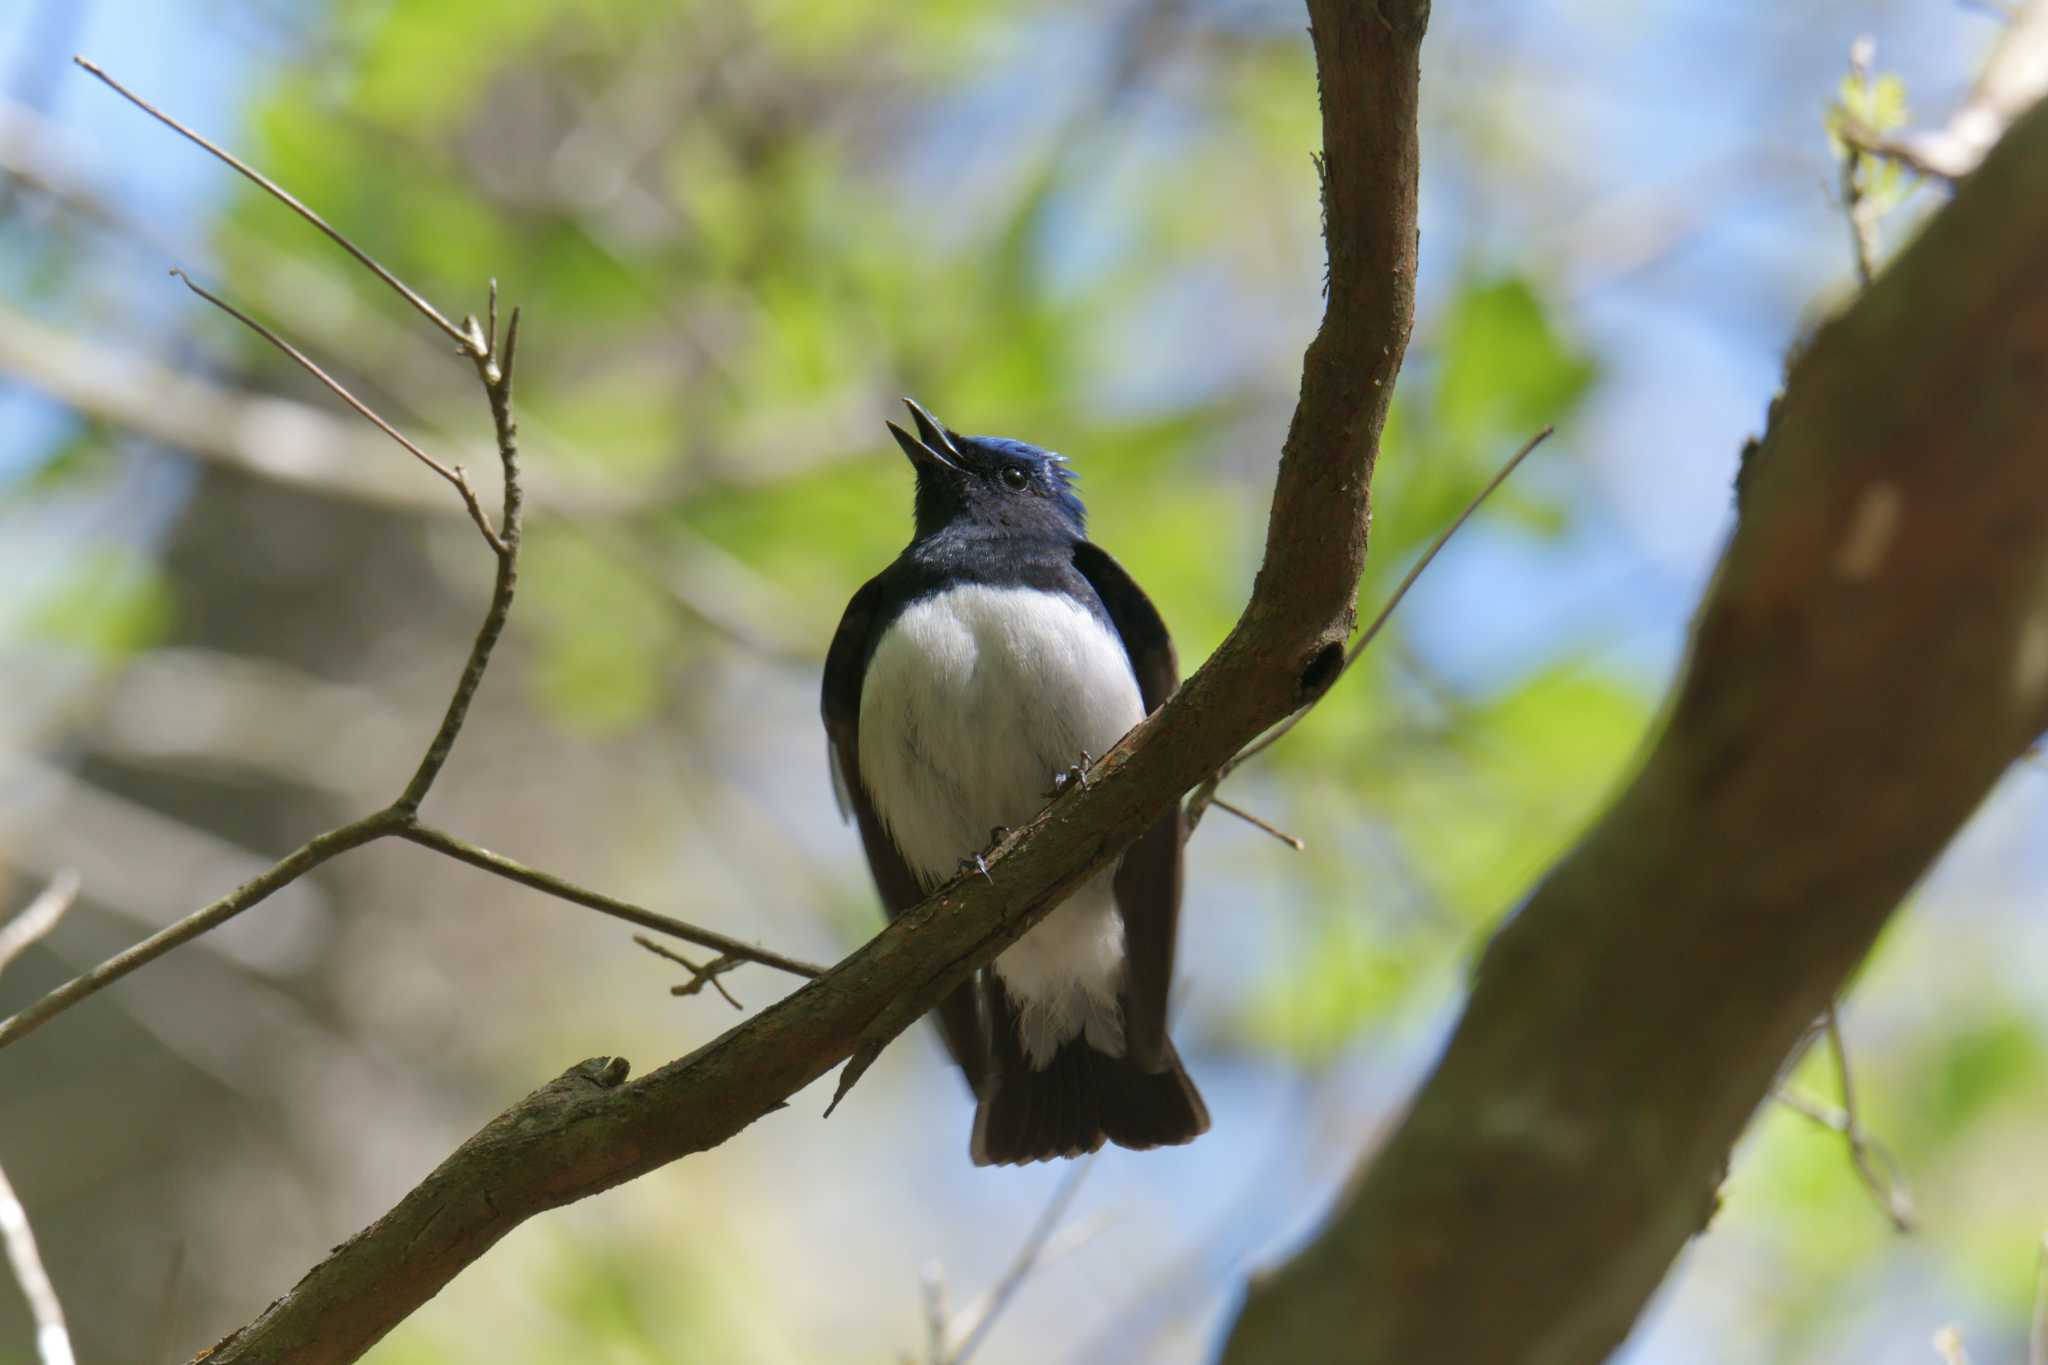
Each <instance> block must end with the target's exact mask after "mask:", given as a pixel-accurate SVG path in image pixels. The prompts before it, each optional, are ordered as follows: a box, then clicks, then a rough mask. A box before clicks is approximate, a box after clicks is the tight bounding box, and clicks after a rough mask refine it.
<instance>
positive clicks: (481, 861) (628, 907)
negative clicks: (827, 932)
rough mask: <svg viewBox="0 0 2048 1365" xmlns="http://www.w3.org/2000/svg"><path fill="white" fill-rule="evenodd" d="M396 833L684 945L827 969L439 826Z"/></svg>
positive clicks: (800, 972)
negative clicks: (678, 917) (584, 882)
mask: <svg viewBox="0 0 2048 1365" xmlns="http://www.w3.org/2000/svg"><path fill="white" fill-rule="evenodd" d="M395 832H396V833H397V834H398V835H399V837H401V838H404V839H410V840H411V841H412V842H413V843H416V844H418V845H420V846H421V847H422V848H431V849H434V850H435V851H437V852H440V853H445V854H447V855H448V856H449V857H451V858H454V859H455V860H457V861H458V862H465V863H468V864H469V865H470V866H471V867H477V868H482V869H483V870H484V871H486V872H490V873H493V874H495V875H497V876H500V877H503V878H505V880H507V881H513V882H518V883H519V884H520V885H521V886H530V887H532V888H533V889H534V890H536V891H544V892H546V893H547V894H548V895H550V896H553V897H555V898H556V899H557V900H565V901H569V902H572V903H573V904H576V905H580V906H583V907H584V908H586V909H589V910H595V911H597V912H598V913H599V914H604V915H610V916H612V917H613V918H614V919H622V920H625V921H626V922H627V923H629V924H637V925H639V926H640V927H641V928H643V929H653V930H656V931H658V932H660V933H664V934H667V935H668V936H669V937H671V938H676V939H681V940H682V941H683V942H685V943H694V944H696V945H697V946H698V947H699V948H709V949H710V950H711V951H712V952H714V953H718V954H721V955H723V956H726V957H736V958H739V959H740V960H741V961H743V962H758V963H759V964H761V965H762V966H763V967H773V968H775V969H776V970H777V971H783V972H788V973H789V974H790V975H792V976H802V977H820V976H823V975H824V974H825V969H824V968H823V967H820V966H818V965H817V964H816V963H812V962H803V961H799V960H798V959H796V958H793V957H785V956H783V955H782V954H781V953H776V952H771V951H769V950H768V949H766V948H757V947H755V946H753V945H752V944H750V943H742V942H741V941H740V940H738V939H736V938H728V937H726V936H725V935H724V934H720V933H716V932H714V931H712V930H710V929H700V928H698V927H697V926H696V925H694V924H685V923H683V922H682V921H681V920H675V919H670V918H669V917H668V916H666V915H657V914H655V913H654V912H653V911H651V910H645V909H642V908H641V907H640V906H637V905H633V904H630V903H629V902H626V901H622V900H619V899H618V898H616V897H614V896H607V895H605V894H603V893H602V892H599V891H592V890H590V889H588V888H587V887H581V886H578V885H576V884H575V883H574V882H569V881H564V880H563V879H562V878H560V877H556V876H553V875H551V874H549V873H546V872H540V871H537V870H535V869H534V868H530V867H528V866H526V865H525V864H524V863H520V862H515V861H513V860H512V859H510V858H507V857H505V856H504V855H502V854H498V853H493V852H491V851H490V850H489V849H485V848H478V847H477V846H476V845H475V844H472V843H469V842H467V841H466V840H462V839H458V838H456V837H455V836H454V835H452V834H449V833H447V832H446V831H444V830H438V829H434V828H433V827H431V826H428V825H407V826H406V827H405V828H403V829H401V830H398V831H395Z"/></svg>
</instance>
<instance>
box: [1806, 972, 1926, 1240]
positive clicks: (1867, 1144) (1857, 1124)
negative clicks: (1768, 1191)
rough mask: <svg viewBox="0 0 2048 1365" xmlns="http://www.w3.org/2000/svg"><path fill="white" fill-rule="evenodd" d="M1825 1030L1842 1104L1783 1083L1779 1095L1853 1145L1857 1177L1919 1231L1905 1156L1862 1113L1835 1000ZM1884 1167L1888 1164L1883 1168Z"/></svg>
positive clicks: (1893, 1216)
mask: <svg viewBox="0 0 2048 1365" xmlns="http://www.w3.org/2000/svg"><path fill="white" fill-rule="evenodd" d="M1820 1031H1821V1032H1822V1033H1823V1034H1825V1035H1826V1037H1827V1041H1828V1053H1829V1055H1830V1057H1831V1058H1832V1059H1833V1062H1834V1069H1835V1085H1836V1087H1837V1088H1838V1089H1839V1091H1840V1092H1841V1096H1842V1103H1841V1106H1840V1107H1839V1108H1837V1107H1836V1106H1834V1105H1830V1104H1823V1103H1822V1102H1820V1101H1818V1100H1815V1099H1813V1098H1812V1097H1810V1096H1807V1095H1802V1094H1800V1093H1799V1092H1797V1091H1794V1090H1788V1089H1786V1088H1785V1087H1783V1086H1779V1087H1778V1088H1777V1089H1776V1090H1775V1091H1773V1092H1772V1093H1773V1095H1774V1096H1775V1098H1776V1099H1777V1101H1778V1102H1779V1103H1780V1104H1782V1105H1784V1106H1785V1107H1786V1108H1787V1109H1790V1110H1791V1111H1792V1112H1794V1113H1795V1114H1799V1115H1800V1116H1802V1117H1804V1118H1807V1119H1810V1120H1811V1121H1813V1122H1814V1123H1817V1124H1819V1125H1820V1126H1821V1127H1823V1128H1826V1129H1828V1130H1829V1131H1831V1132H1835V1133H1840V1134H1841V1135H1842V1137H1843V1139H1844V1140H1845V1141H1846V1142H1847V1143H1848V1145H1849V1159H1850V1161H1851V1162H1853V1163H1854V1165H1855V1167H1856V1174H1857V1177H1858V1178H1859V1179H1860V1180H1862V1182H1863V1187H1864V1188H1865V1189H1866V1190H1868V1191H1870V1196H1871V1198H1872V1199H1874V1200H1875V1201H1876V1202H1877V1206H1878V1208H1879V1210H1880V1211H1881V1212H1883V1214H1884V1216H1885V1217H1886V1218H1888V1219H1890V1220H1891V1224H1892V1227H1893V1228H1894V1229H1895V1230H1897V1231H1898V1232H1901V1233H1908V1232H1911V1231H1913V1226H1914V1218H1915V1214H1914V1211H1913V1196H1912V1192H1911V1191H1910V1190H1909V1189H1908V1188H1907V1186H1906V1180H1905V1174H1904V1171H1903V1169H1902V1168H1901V1167H1900V1164H1899V1159H1898V1158H1897V1157H1896V1156H1894V1155H1892V1152H1891V1150H1890V1149H1889V1148H1887V1147H1886V1146H1885V1145H1884V1144H1883V1143H1881V1142H1879V1141H1878V1140H1877V1139H1875V1138H1873V1137H1871V1136H1870V1134H1869V1133H1867V1132H1866V1131H1865V1130H1864V1128H1863V1122H1862V1120H1861V1119H1860V1118H1859V1117H1858V1116H1857V1110H1856V1087H1855V1081H1854V1079H1853V1078H1852V1077H1851V1075H1850V1070H1849V1049H1848V1047H1847V1045H1846V1044H1845V1043H1844V1042H1843V1041H1842V1021H1841V1016H1840V1014H1839V1013H1838V1012H1837V1010H1836V1008H1835V1006H1834V1005H1832V1004H1831V1005H1829V1006H1828V1008H1827V1012H1826V1013H1825V1014H1823V1015H1822V1016H1821V1019H1820ZM1880 1167H1882V1169H1880Z"/></svg>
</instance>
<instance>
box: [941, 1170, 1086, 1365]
mask: <svg viewBox="0 0 2048 1365" xmlns="http://www.w3.org/2000/svg"><path fill="white" fill-rule="evenodd" d="M1094 1166H1095V1157H1094V1156H1093V1155H1092V1154H1091V1155H1089V1156H1087V1157H1084V1158H1083V1159H1081V1160H1080V1161H1077V1162H1075V1163H1074V1166H1073V1168H1072V1169H1071V1170H1069V1171H1068V1172H1067V1173H1066V1174H1065V1175H1064V1176H1062V1177H1061V1178H1060V1183H1059V1187H1058V1188H1057V1189H1055V1190H1054V1191H1053V1192H1052V1198H1051V1199H1049V1200H1047V1201H1046V1204H1045V1211H1044V1212H1043V1213H1041V1214H1039V1215H1038V1221H1037V1222H1036V1223H1035V1224H1033V1225H1032V1228H1031V1233H1030V1235H1029V1236H1027V1237H1026V1238H1025V1239H1024V1245H1023V1246H1021V1247H1019V1248H1018V1249H1017V1258H1016V1259H1015V1260H1014V1261H1012V1262H1010V1268H1009V1269H1008V1270H1006V1271H1004V1272H1003V1277H1002V1278H1001V1279H1000V1280H997V1281H996V1283H995V1287H994V1288H992V1289H991V1290H989V1292H988V1298H987V1300H986V1301H985V1302H984V1303H983V1305H982V1306H981V1309H980V1311H979V1312H978V1313H977V1314H976V1316H975V1320H974V1323H973V1325H972V1326H971V1327H969V1328H968V1329H967V1330H966V1331H965V1332H964V1333H962V1334H961V1337H960V1345H959V1348H958V1349H956V1350H955V1351H954V1352H953V1354H952V1355H951V1356H949V1357H947V1359H946V1365H967V1361H968V1359H969V1358H970V1357H971V1356H973V1354H974V1353H975V1351H976V1350H978V1349H980V1347H981V1344H982V1342H984V1341H986V1340H988V1334H989V1331H990V1329H991V1328H993V1327H994V1326H995V1322H996V1319H997V1318H999V1317H1001V1316H1002V1313H1003V1310H1004V1309H1005V1308H1007V1307H1009V1306H1010V1300H1011V1299H1013V1298H1015V1297H1016V1294H1017V1291H1018V1290H1019V1289H1020V1288H1022V1287H1023V1285H1024V1281H1025V1279H1026V1278H1028V1277H1029V1276H1030V1274H1031V1271H1032V1269H1033V1267H1035V1266H1036V1265H1037V1264H1038V1258H1039V1257H1040V1256H1041V1255H1043V1254H1044V1252H1045V1244H1046V1242H1047V1240H1049V1239H1050V1238H1051V1237H1052V1234H1053V1230H1054V1229H1055V1228H1057V1227H1058V1226H1059V1222H1060V1218H1061V1216H1062V1215H1064V1214H1065V1213H1066V1211H1067V1205H1069V1204H1071V1203H1073V1202H1074V1196H1075V1195H1076V1194H1079V1193H1080V1192H1081V1182H1082V1181H1083V1180H1085V1179H1086V1178H1087V1176H1088V1172H1089V1171H1090V1170H1092V1169H1093V1168H1094Z"/></svg>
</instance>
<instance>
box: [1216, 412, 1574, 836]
mask: <svg viewBox="0 0 2048 1365" xmlns="http://www.w3.org/2000/svg"><path fill="white" fill-rule="evenodd" d="M1555 430H1556V428H1555V427H1548V426H1547V427H1545V428H1543V430H1541V431H1539V432H1537V433H1536V434H1535V435H1534V436H1531V437H1530V438H1529V439H1528V440H1526V441H1524V442H1523V443H1522V448H1521V449H1519V450H1517V451H1516V452H1515V453H1514V454H1513V455H1512V456H1510V457H1509V458H1508V462H1507V463H1506V464H1504V465H1502V466H1501V467H1500V471H1499V472H1498V473H1496V474H1495V475H1494V476H1493V477H1492V478H1491V479H1488V480H1487V481H1486V485H1485V486H1484V487H1483V488H1481V489H1480V490H1479V491H1478V492H1477V493H1475V494H1473V495H1472V500H1471V501H1470V502H1468V503H1466V504H1465V510H1464V511H1462V512H1460V513H1458V515H1457V516H1456V518H1454V519H1453V520H1452V522H1451V524H1450V525H1448V526H1446V527H1444V529H1443V530H1442V531H1440V532H1438V534H1437V538H1436V539H1435V540H1433V541H1431V542H1430V545H1429V548H1428V549H1427V550H1424V551H1423V552H1422V557H1421V558H1420V559H1418V560H1416V561H1415V563H1414V564H1413V565H1411V566H1410V567H1409V570H1408V572H1407V573H1406V574H1404V575H1402V578H1401V581H1400V583H1399V584H1397V585H1396V586H1395V588H1394V593H1393V596H1391V597H1389V598H1388V599H1387V603H1386V605H1385V606H1383V607H1381V608H1380V611H1379V615H1377V616H1375V617H1373V618H1372V622H1371V624H1369V625H1367V626H1366V628H1365V630H1364V632H1363V633H1361V634H1360V635H1359V637H1358V639H1357V640H1356V641H1354V642H1353V643H1352V646H1351V648H1350V650H1349V651H1347V652H1346V653H1345V655H1344V664H1343V667H1341V668H1339V669H1338V670H1337V678H1335V679H1332V680H1331V681H1330V683H1329V685H1328V686H1326V687H1325V688H1324V689H1323V691H1322V692H1320V693H1319V694H1317V696H1316V697H1315V699H1314V700H1312V701H1310V702H1309V704H1308V705H1307V706H1304V707H1302V708H1301V709H1300V710H1298V711H1295V712H1294V713H1292V714H1291V715H1289V716H1288V717H1287V719H1285V720H1283V721H1281V722H1280V723H1279V724H1278V725H1276V726H1274V727H1273V728H1272V729H1271V730H1268V731H1267V732H1266V733H1265V734H1264V735H1262V736H1260V737H1259V738H1258V739H1257V740H1255V741H1253V742H1252V743H1250V744H1247V745H1246V746H1245V747H1244V748H1243V749H1241V750H1239V751H1238V752H1237V754H1235V755H1234V756H1233V757H1232V758H1231V760H1230V761H1229V762H1228V763H1225V764H1224V765H1223V766H1222V767H1220V768H1218V769H1217V770H1216V771H1215V772H1214V773H1211V774H1210V775H1209V777H1208V778H1207V780H1205V781H1204V782H1202V784H1201V785H1200V786H1198V787H1196V788H1195V790H1194V794H1193V795H1191V796H1190V797H1188V829H1189V830H1190V831H1192V830H1193V829H1194V827H1195V826H1196V825H1197V824H1198V823H1200V821H1201V819H1202V815H1203V813H1204V812H1205V811H1206V810H1207V809H1208V808H1209V806H1210V805H1212V804H1216V788H1217V786H1218V785H1219V784H1220V783H1221V782H1222V781H1223V780H1224V779H1225V778H1227V777H1229V776H1230V775H1231V774H1232V773H1234V772H1236V771H1237V770H1238V769H1239V768H1241V767H1243V766H1244V765H1245V764H1246V763H1247V762H1248V761H1250V760H1251V759H1253V758H1256V757H1258V756H1259V755H1260V754H1262V753H1264V752H1265V751H1266V750H1268V749H1270V748H1272V747H1273V745H1275V744H1276V743H1278V742H1279V741H1280V740H1281V739H1282V738H1283V737H1284V736H1285V735H1286V734H1287V732H1288V731H1290V730H1292V729H1293V728H1294V727H1295V726H1297V725H1299V724H1301V721H1302V718H1303V717H1305V716H1306V715H1308V713H1309V712H1310V711H1311V710H1313V709H1314V708H1315V704H1316V702H1318V701H1321V700H1322V699H1323V697H1326V696H1328V695H1329V694H1330V690H1331V689H1332V688H1334V687H1335V686H1336V685H1337V680H1338V679H1341V678H1342V677H1343V676H1344V674H1345V673H1347V672H1349V671H1350V669H1351V666H1352V665H1353V664H1355V663H1357V662H1358V658H1359V656H1360V655H1361V654H1364V653H1365V651H1366V648H1367V647H1368V646H1370V645H1371V644H1372V642H1373V640H1374V638H1375V637H1377V636H1378V635H1379V633H1380V632H1381V631H1382V630H1384V629H1385V628H1386V624H1387V622H1388V621H1389V620H1390V619H1392V617H1393V615H1394V609H1395V608H1396V607H1398V606H1400V605H1401V599H1402V598H1404V597H1406V596H1407V595H1408V590H1409V589H1410V588H1412V587H1414V586H1415V582H1416V580H1417V579H1419V578H1421V577H1422V574H1423V571H1424V570H1425V569H1427V568H1428V567H1429V566H1430V564H1431V563H1433V562H1434V561H1435V559H1436V557H1437V555H1438V554H1440V553H1441V552H1442V551H1443V548H1444V546H1446V545H1448V544H1450V541H1451V537H1452V536H1454V535H1456V534H1457V533H1458V531H1459V530H1460V528H1462V527H1463V526H1464V525H1465V523H1466V522H1468V521H1470V520H1471V519H1472V514H1473V513H1474V512H1477V511H1478V510H1479V508H1480V505H1481V504H1482V503H1484V502H1485V501H1486V500H1487V499H1488V498H1490V497H1492V496H1493V494H1494V490H1496V489H1498V488H1499V487H1500V486H1501V485H1502V484H1504V483H1506V482H1507V480H1508V476H1509V475H1510V474H1513V473H1514V472H1515V470H1516V469H1518V468H1520V467H1521V464H1522V461H1524V460H1526V459H1528V458H1529V455H1530V453H1531V452H1532V451H1534V450H1535V449H1536V447H1537V446H1540V445H1542V444H1543V443H1544V442H1545V441H1546V440H1548V439H1549V438H1550V434H1551V433H1552V432H1553V431H1555ZM1235 813H1236V812H1233V814H1235ZM1253 823H1255V824H1256V823H1258V822H1257V821H1254V822H1253Z"/></svg>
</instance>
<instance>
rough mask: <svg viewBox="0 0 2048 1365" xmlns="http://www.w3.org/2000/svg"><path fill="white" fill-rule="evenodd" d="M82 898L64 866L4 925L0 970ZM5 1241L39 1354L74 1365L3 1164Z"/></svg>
mask: <svg viewBox="0 0 2048 1365" xmlns="http://www.w3.org/2000/svg"><path fill="white" fill-rule="evenodd" d="M77 899H78V874H77V873H76V872H73V871H71V870H70V869H68V868H67V869H65V870H64V871H62V872H59V873H58V874H57V875H56V877H54V878H53V879H52V880H51V882H50V884H49V885H48V886H46V887H44V888H43V890H42V892H41V894H39V895H38V896H37V897H36V898H35V899H34V900H32V901H30V902H29V903H28V905H27V907H26V908H24V909H23V910H22V912H21V913H20V914H18V915H16V916H14V917H13V918H12V919H10V920H8V921H7V923H6V924H5V925H0V971H5V970H6V969H7V964H8V963H10V962H12V961H14V959H15V958H17V957H19V956H20V955H21V952H22V950H23V949H24V948H26V947H28V946H29V945H30V944H31V943H34V942H35V941H36V940H37V939H39V938H41V937H42V936H43V935H45V934H47V933H49V932H50V930H52V929H54V928H55V927H56V926H57V921H58V920H60V919H62V918H64V912H65V911H67V910H69V909H70V908H71V906H72V904H73V903H74V902H75V901H77ZM0 1242H5V1243H6V1246H7V1260H8V1264H10V1265H11V1266H13V1267H14V1279H15V1283H17V1284H19V1285H20V1286H21V1294H22V1297H23V1298H25V1299H27V1300H28V1311H29V1316H30V1317H31V1318H33V1319H34V1320H35V1325H36V1355H37V1356H38V1357H39V1358H40V1359H41V1360H42V1362H43V1365H72V1362H73V1359H74V1357H73V1355H72V1352H71V1332H70V1329H68V1328H67V1327H66V1326H65V1325H64V1305H63V1303H62V1302H60V1301H59V1300H58V1298H57V1288H56V1286H55V1285H53V1284H51V1283H50V1273H49V1271H47V1270H45V1269H44V1268H43V1258H42V1255H41V1254H40V1253H39V1252H38V1251H37V1250H36V1235H35V1230H34V1229H32V1228H31V1227H30V1226H29V1222H28V1210H27V1209H25V1208H24V1207H22V1203H21V1197H20V1196H19V1195H17V1194H15V1192H14V1186H13V1184H12V1183H10V1182H9V1181H8V1179H7V1172H6V1170H5V1169H4V1168H0Z"/></svg>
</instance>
